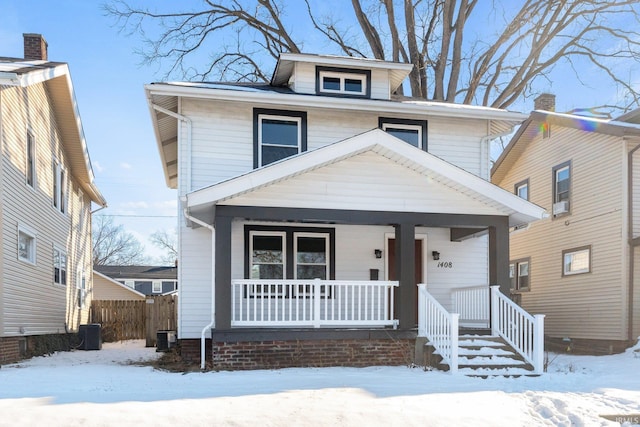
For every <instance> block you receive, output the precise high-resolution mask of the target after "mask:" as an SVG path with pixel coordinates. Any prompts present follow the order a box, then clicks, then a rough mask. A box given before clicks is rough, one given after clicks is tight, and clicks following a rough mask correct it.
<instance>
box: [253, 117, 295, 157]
mask: <svg viewBox="0 0 640 427" xmlns="http://www.w3.org/2000/svg"><path fill="white" fill-rule="evenodd" d="M264 117H268V118H274V119H278V120H290V121H297V122H298V124H299V125H298V152H297V153H296V154H300V153H304V152H305V151H307V112H306V111H293V110H274V109H270V108H254V109H253V168H254V169H257V168H260V167H263V165H262V150H261V148H262V141H261V135H262V127H261V126H260V124H261V120H262V119H263V118H264ZM286 158H287V157H285V158H284V159H286ZM284 159H281V160H284ZM269 164H271V163H269ZM264 166H266V165H264Z"/></svg>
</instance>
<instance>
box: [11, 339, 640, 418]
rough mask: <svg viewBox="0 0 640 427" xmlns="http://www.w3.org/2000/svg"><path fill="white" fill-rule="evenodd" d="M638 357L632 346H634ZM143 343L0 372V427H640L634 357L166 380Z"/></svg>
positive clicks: (638, 357)
mask: <svg viewBox="0 0 640 427" xmlns="http://www.w3.org/2000/svg"><path fill="white" fill-rule="evenodd" d="M636 349H640V346H636ZM154 350H155V349H153V348H150V349H148V348H144V342H143V341H128V342H123V343H115V344H105V345H104V346H103V349H102V350H100V351H73V352H67V353H65V352H63V353H56V354H54V355H52V356H47V357H37V358H34V359H31V360H28V361H24V362H20V363H17V364H13V365H5V366H2V369H0V425H2V426H5V425H6V426H35V425H38V426H72V425H82V426H128V425H136V426H146V425H148V426H183V425H184V426H201V425H207V426H219V425H229V426H247V425H248V426H403V427H404V426H510V427H513V426H537V425H553V426H557V425H560V426H598V425H611V426H617V425H620V423H618V422H615V421H609V420H607V418H603V417H602V415H606V416H619V417H623V416H624V417H626V419H627V420H631V422H630V423H627V424H626V425H634V424H639V425H640V351H633V350H628V351H627V352H625V353H623V354H618V355H613V356H573V355H557V356H556V355H551V357H550V359H553V360H552V362H551V363H550V366H549V372H548V373H546V374H545V375H543V376H541V377H535V378H525V377H521V378H488V379H480V378H469V377H464V376H452V375H450V374H448V373H444V372H437V371H431V372H427V371H424V370H422V369H420V368H408V367H372V368H317V369H316V368H307V369H281V370H263V371H245V372H206V373H201V372H194V373H188V374H181V373H168V372H163V371H157V370H154V369H153V368H151V367H141V366H134V365H132V364H130V362H131V361H133V362H135V361H141V360H149V359H151V358H153V357H157V353H155V351H154Z"/></svg>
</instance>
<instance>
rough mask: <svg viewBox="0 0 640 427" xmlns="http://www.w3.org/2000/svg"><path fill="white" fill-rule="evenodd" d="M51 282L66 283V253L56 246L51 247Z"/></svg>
mask: <svg viewBox="0 0 640 427" xmlns="http://www.w3.org/2000/svg"><path fill="white" fill-rule="evenodd" d="M53 283H55V284H57V285H63V286H64V285H66V284H67V253H66V252H65V251H63V250H62V249H59V248H56V247H54V248H53Z"/></svg>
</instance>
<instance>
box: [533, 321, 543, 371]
mask: <svg viewBox="0 0 640 427" xmlns="http://www.w3.org/2000/svg"><path fill="white" fill-rule="evenodd" d="M533 318H534V322H533V368H534V371H535V373H536V374H542V372H543V370H544V314H535V315H534V316H533Z"/></svg>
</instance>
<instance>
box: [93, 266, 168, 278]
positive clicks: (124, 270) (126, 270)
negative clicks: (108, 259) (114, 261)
mask: <svg viewBox="0 0 640 427" xmlns="http://www.w3.org/2000/svg"><path fill="white" fill-rule="evenodd" d="M93 269H94V271H97V272H99V273H101V274H103V275H105V276H109V277H111V278H112V279H147V280H152V279H156V280H161V279H166V280H176V279H177V278H178V268H177V267H171V266H158V265H94V266H93Z"/></svg>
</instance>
